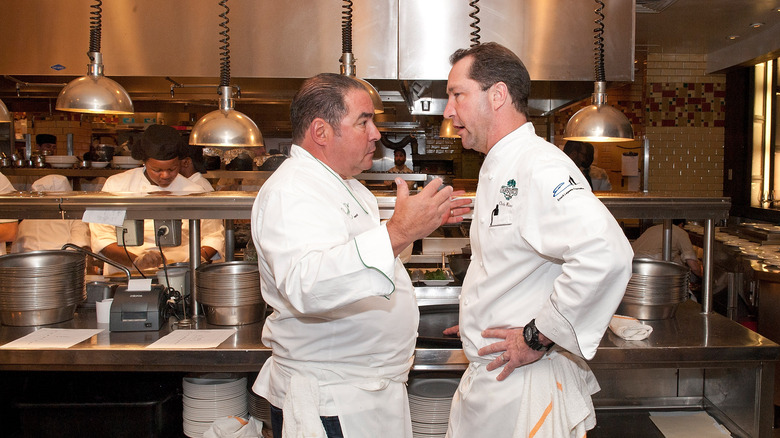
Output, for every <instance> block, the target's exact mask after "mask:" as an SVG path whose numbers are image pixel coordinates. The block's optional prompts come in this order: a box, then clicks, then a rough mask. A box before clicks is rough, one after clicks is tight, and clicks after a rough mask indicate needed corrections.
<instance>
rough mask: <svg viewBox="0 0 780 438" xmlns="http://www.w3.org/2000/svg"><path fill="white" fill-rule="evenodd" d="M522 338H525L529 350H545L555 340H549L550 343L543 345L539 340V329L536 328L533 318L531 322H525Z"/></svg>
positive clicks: (553, 343)
mask: <svg viewBox="0 0 780 438" xmlns="http://www.w3.org/2000/svg"><path fill="white" fill-rule="evenodd" d="M523 338H524V339H525V343H526V345H528V347H529V348H531V350H536V351H547V350H549V349H550V348H551V347H552V346H553V345H555V342H550V345H544V344H542V342H541V341H539V329H537V328H536V320H535V319H532V320H531V322H529V323H528V324H526V325H525V327H524V328H523Z"/></svg>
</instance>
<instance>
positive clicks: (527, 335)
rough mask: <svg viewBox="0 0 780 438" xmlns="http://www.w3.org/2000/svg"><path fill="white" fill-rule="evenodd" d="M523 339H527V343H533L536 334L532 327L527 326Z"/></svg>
mask: <svg viewBox="0 0 780 438" xmlns="http://www.w3.org/2000/svg"><path fill="white" fill-rule="evenodd" d="M523 337H525V342H526V343H529V342H531V341H533V339H534V332H533V329H532V328H531V326H530V325H526V326H525V329H524V330H523Z"/></svg>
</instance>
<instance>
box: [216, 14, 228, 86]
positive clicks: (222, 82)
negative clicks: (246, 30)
mask: <svg viewBox="0 0 780 438" xmlns="http://www.w3.org/2000/svg"><path fill="white" fill-rule="evenodd" d="M219 4H220V6H222V7H223V8H225V12H223V13H221V14H219V16H220V17H221V18H222V20H223V21H222V23H219V27H221V28H222V30H221V31H220V32H219V34H220V35H222V39H220V40H219V42H220V43H222V45H221V46H220V47H219V49H220V50H221V51H222V52H221V54H220V58H219V60H220V62H221V64H220V68H219V86H220V87H229V86H230V28H229V27H228V23H230V19H229V18H228V12H230V8H228V5H227V0H221V1H220V2H219Z"/></svg>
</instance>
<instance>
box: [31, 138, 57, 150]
mask: <svg viewBox="0 0 780 438" xmlns="http://www.w3.org/2000/svg"><path fill="white" fill-rule="evenodd" d="M35 144H37V145H38V150H39V151H40V154H41V155H57V137H56V136H54V135H51V134H38V135H36V136H35Z"/></svg>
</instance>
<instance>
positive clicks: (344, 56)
mask: <svg viewBox="0 0 780 438" xmlns="http://www.w3.org/2000/svg"><path fill="white" fill-rule="evenodd" d="M342 8H343V9H344V12H343V13H342V17H343V19H342V21H341V58H340V59H339V61H340V62H341V74H342V75H345V76H349V77H351V78H352V79H354V80H356V81H358V82H360V84H361V85H363V87H364V88H365V89H366V91H367V92H368V95H369V96H371V102H372V103H373V104H374V114H379V113H383V112H385V105H384V104H383V103H382V97H381V96H380V95H379V92H378V91H376V88H374V86H373V85H371V84H370V83H368V82H367V81H364V80H363V79H360V78H359V77H357V69H356V68H355V56H354V55H352V1H351V0H344V3H343V4H342Z"/></svg>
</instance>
